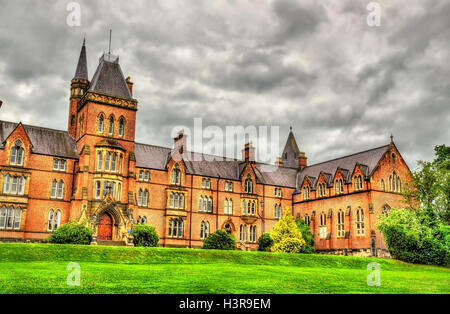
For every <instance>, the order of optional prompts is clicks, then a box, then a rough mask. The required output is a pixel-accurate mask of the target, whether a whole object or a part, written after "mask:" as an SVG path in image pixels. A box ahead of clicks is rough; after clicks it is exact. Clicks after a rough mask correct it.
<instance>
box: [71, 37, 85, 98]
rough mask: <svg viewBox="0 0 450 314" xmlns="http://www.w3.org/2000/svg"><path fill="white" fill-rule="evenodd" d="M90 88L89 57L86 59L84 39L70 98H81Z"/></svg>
mask: <svg viewBox="0 0 450 314" xmlns="http://www.w3.org/2000/svg"><path fill="white" fill-rule="evenodd" d="M88 86H89V78H88V69H87V57H86V39H83V46H82V47H81V52H80V57H79V58H78V65H77V69H76V71H75V76H74V77H73V79H72V84H71V91H70V97H71V98H81V97H82V96H83V95H84V92H85V91H86V90H87V88H88Z"/></svg>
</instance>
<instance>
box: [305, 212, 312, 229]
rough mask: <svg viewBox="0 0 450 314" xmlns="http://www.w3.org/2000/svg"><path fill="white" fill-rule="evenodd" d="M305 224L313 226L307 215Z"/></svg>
mask: <svg viewBox="0 0 450 314" xmlns="http://www.w3.org/2000/svg"><path fill="white" fill-rule="evenodd" d="M305 223H306V224H307V225H308V226H310V225H311V218H310V217H309V216H308V214H306V215H305Z"/></svg>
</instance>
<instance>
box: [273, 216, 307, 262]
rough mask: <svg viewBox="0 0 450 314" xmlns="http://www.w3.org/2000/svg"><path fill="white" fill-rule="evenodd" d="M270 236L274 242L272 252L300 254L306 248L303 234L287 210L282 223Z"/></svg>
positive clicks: (276, 226)
mask: <svg viewBox="0 0 450 314" xmlns="http://www.w3.org/2000/svg"><path fill="white" fill-rule="evenodd" d="M270 236H271V238H272V239H273V242H274V245H273V247H272V251H274V252H288V253H299V252H302V251H303V250H304V249H305V246H306V243H305V240H303V237H302V233H301V232H300V230H299V229H298V227H297V225H296V224H295V221H294V218H293V217H292V216H291V214H289V211H287V210H286V213H285V214H284V216H283V217H282V218H281V219H280V221H278V222H277V223H276V224H275V226H274V227H273V230H272V232H271V233H270ZM288 239H289V240H288ZM297 240H298V241H297Z"/></svg>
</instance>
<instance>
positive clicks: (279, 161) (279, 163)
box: [276, 157, 283, 167]
mask: <svg viewBox="0 0 450 314" xmlns="http://www.w3.org/2000/svg"><path fill="white" fill-rule="evenodd" d="M276 165H277V166H278V167H283V157H278V158H277V162H276Z"/></svg>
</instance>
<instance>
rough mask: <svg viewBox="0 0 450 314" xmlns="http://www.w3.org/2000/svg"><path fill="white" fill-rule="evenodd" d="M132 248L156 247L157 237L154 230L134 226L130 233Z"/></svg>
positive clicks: (143, 226)
mask: <svg viewBox="0 0 450 314" xmlns="http://www.w3.org/2000/svg"><path fill="white" fill-rule="evenodd" d="M131 235H132V236H133V243H134V246H153V247H155V246H157V245H158V242H159V236H158V233H157V232H156V230H155V228H154V227H152V226H149V225H134V226H133V230H132V231H131Z"/></svg>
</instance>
